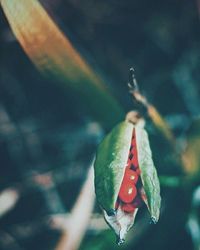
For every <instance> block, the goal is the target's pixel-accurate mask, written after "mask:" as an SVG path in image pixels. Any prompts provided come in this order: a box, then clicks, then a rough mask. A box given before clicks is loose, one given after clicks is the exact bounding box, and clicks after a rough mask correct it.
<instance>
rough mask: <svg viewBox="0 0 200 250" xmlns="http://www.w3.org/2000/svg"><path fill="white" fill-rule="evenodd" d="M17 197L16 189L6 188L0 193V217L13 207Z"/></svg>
mask: <svg viewBox="0 0 200 250" xmlns="http://www.w3.org/2000/svg"><path fill="white" fill-rule="evenodd" d="M18 199H19V192H18V191H17V190H16V189H12V188H8V189H5V190H3V191H2V192H1V193H0V217H2V216H3V215H4V214H6V213H7V212H9V211H10V210H11V209H13V208H14V206H15V205H16V203H17V201H18Z"/></svg>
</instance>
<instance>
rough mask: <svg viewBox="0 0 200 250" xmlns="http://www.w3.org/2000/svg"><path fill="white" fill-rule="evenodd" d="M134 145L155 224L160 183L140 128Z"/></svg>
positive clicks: (144, 134) (146, 139)
mask: <svg viewBox="0 0 200 250" xmlns="http://www.w3.org/2000/svg"><path fill="white" fill-rule="evenodd" d="M136 143H137V151H138V162H139V168H140V170H141V180H142V184H143V188H144V191H145V194H146V196H147V207H148V209H149V212H150V214H151V218H152V220H153V222H154V223H156V222H157V221H158V219H159V215H160V206H161V197H160V183H159V179H158V175H157V171H156V168H155V166H154V163H153V160H152V153H151V149H150V145H149V138H148V135H147V132H146V131H145V130H144V129H142V128H138V127H137V128H136Z"/></svg>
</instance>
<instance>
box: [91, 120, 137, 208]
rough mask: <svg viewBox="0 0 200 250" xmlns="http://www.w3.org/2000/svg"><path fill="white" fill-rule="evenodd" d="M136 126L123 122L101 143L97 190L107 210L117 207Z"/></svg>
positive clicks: (99, 200) (98, 198)
mask: <svg viewBox="0 0 200 250" xmlns="http://www.w3.org/2000/svg"><path fill="white" fill-rule="evenodd" d="M133 128H134V126H133V125H132V124H131V123H129V122H127V121H124V122H121V123H120V124H118V125H117V126H116V127H114V129H113V130H112V131H111V132H110V133H109V134H108V135H107V136H106V137H105V139H104V140H103V141H102V142H101V143H100V145H99V147H98V150H97V154H96V159H95V162H94V171H95V192H96V197H97V200H98V202H99V204H100V206H101V207H102V208H103V209H104V210H106V212H109V211H112V210H114V209H115V203H116V200H117V197H118V194H119V190H120V187H121V183H122V180H123V176H124V172H125V167H126V163H127V159H128V155H129V149H130V145H131V139H132V133H133Z"/></svg>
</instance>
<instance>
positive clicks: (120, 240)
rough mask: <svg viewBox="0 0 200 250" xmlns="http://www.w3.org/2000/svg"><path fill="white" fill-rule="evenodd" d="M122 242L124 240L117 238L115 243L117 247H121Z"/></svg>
mask: <svg viewBox="0 0 200 250" xmlns="http://www.w3.org/2000/svg"><path fill="white" fill-rule="evenodd" d="M124 242H125V240H124V239H120V238H117V242H116V243H117V245H118V246H121V245H122V244H123V243H124Z"/></svg>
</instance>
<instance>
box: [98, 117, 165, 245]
mask: <svg viewBox="0 0 200 250" xmlns="http://www.w3.org/2000/svg"><path fill="white" fill-rule="evenodd" d="M94 169H95V192H96V197H97V201H98V203H99V205H100V207H101V208H102V210H103V213H104V217H105V219H106V221H107V223H108V224H109V225H110V227H111V228H112V229H113V230H114V231H115V233H116V235H117V237H118V244H121V243H123V242H124V238H125V235H126V233H127V231H128V230H129V229H130V228H131V227H132V225H133V223H134V219H135V216H136V213H137V211H138V208H139V207H140V206H141V204H142V203H145V204H146V205H147V207H148V210H149V212H150V215H151V218H152V221H153V222H154V223H156V222H157V221H158V219H159V213H160V202H161V198H160V185H159V180H158V176H157V172H156V169H155V167H154V164H153V160H152V154H151V149H150V145H149V140H148V135H147V132H146V131H145V130H144V129H143V128H141V127H139V126H135V125H133V124H132V123H130V122H128V121H124V122H121V123H120V124H118V125H117V126H116V127H115V128H114V129H113V130H112V131H111V132H110V133H109V134H108V135H107V136H106V137H105V139H104V140H103V141H102V142H101V144H100V145H99V148H98V150H97V155H96V160H95V163H94Z"/></svg>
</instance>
